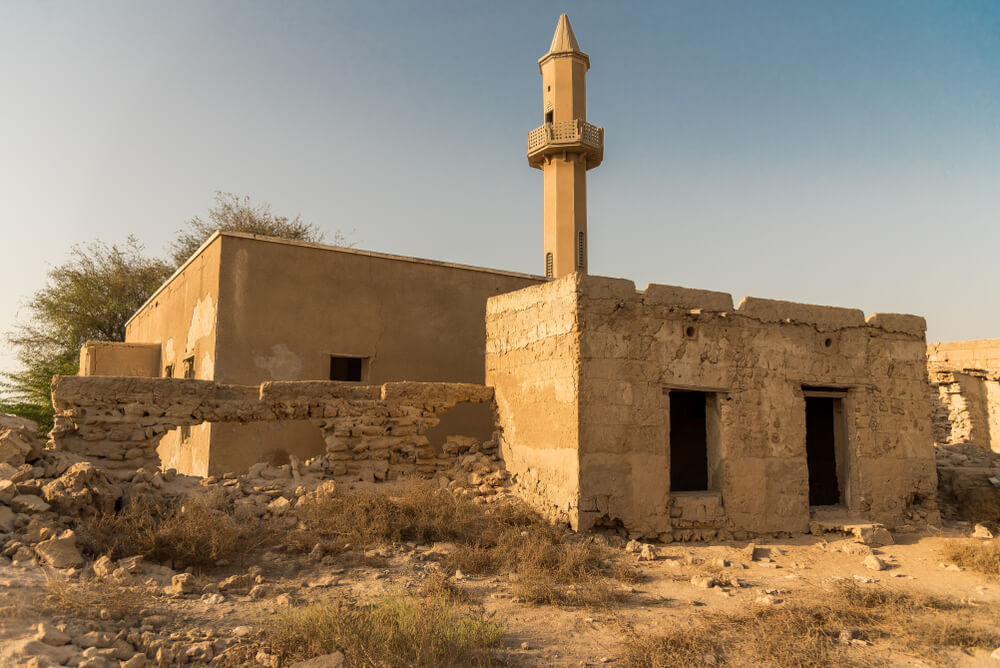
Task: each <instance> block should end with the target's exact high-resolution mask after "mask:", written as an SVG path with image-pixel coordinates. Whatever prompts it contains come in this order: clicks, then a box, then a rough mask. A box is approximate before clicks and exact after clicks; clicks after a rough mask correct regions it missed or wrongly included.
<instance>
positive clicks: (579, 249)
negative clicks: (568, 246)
mask: <svg viewBox="0 0 1000 668" xmlns="http://www.w3.org/2000/svg"><path fill="white" fill-rule="evenodd" d="M584 259H586V255H585V254H584V252H583V232H580V233H579V234H578V235H577V239H576V266H578V267H583V261H584Z"/></svg>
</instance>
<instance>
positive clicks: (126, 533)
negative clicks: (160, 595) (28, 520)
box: [77, 494, 270, 568]
mask: <svg viewBox="0 0 1000 668" xmlns="http://www.w3.org/2000/svg"><path fill="white" fill-rule="evenodd" d="M262 529H263V527H262V523H261V521H259V520H257V521H250V522H248V521H246V520H237V519H236V517H235V516H234V514H233V510H232V508H230V507H228V506H227V504H226V502H225V501H224V500H223V499H222V498H220V497H212V496H209V495H203V494H200V495H196V496H190V497H187V498H185V499H184V500H183V501H182V502H179V503H170V502H168V501H166V500H162V499H159V500H155V501H154V500H150V499H146V498H139V499H135V500H132V501H131V502H129V503H127V504H126V505H125V507H124V508H122V509H121V510H119V511H117V512H113V513H104V514H100V515H97V516H95V517H92V518H90V519H87V520H84V521H83V522H81V524H80V526H79V528H78V529H77V539H78V542H79V544H80V547H81V548H82V549H83V550H84V551H85V552H88V553H89V554H91V555H93V556H99V555H102V554H106V555H108V556H110V557H111V558H112V559H118V558H121V557H126V556H131V555H134V554H141V555H143V556H144V557H145V558H147V559H149V560H151V561H156V562H160V563H167V564H170V565H171V566H172V567H175V568H186V567H188V566H194V567H202V566H211V565H214V564H215V562H216V561H218V560H220V559H225V558H228V557H231V556H234V555H242V554H243V553H244V552H246V551H247V550H248V549H251V548H253V547H255V546H257V545H258V544H260V543H261V540H262V537H266V536H268V535H270V532H268V531H265V530H262Z"/></svg>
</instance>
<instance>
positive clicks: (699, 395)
mask: <svg viewBox="0 0 1000 668" xmlns="http://www.w3.org/2000/svg"><path fill="white" fill-rule="evenodd" d="M707 405H708V393H706V392H693V391H686V390H671V391H670V491H671V492H698V491H707V490H708V420H707V415H706V407H707Z"/></svg>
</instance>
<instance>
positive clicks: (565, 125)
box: [528, 14, 604, 278]
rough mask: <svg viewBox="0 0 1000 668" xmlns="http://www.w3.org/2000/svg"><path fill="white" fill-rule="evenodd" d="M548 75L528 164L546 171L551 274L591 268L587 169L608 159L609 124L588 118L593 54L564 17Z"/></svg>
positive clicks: (543, 64) (546, 66)
mask: <svg viewBox="0 0 1000 668" xmlns="http://www.w3.org/2000/svg"><path fill="white" fill-rule="evenodd" d="M538 69H539V70H540V71H541V73H542V114H543V124H542V126H541V127H539V128H535V129H534V130H532V131H531V133H530V134H529V135H528V164H529V165H531V166H532V167H536V168H538V169H540V170H542V171H543V172H544V174H545V276H546V277H548V278H558V277H560V276H565V275H566V274H572V273H573V272H575V271H579V272H581V273H586V271H587V170H588V169H592V168H594V167H597V166H598V165H599V164H601V160H603V159H604V128H598V127H595V126H593V125H591V124H590V123H588V122H587V90H586V82H585V79H586V76H587V70H589V69H590V57H588V56H587V54H585V53H583V52H582V51H580V45H579V44H577V42H576V35H574V34H573V28H572V26H570V24H569V17H567V16H566V15H565V14H563V15H562V16H560V17H559V24H558V25H556V34H555V36H553V38H552V46H550V47H549V52H548V53H546V54H545V55H544V56H542V57H541V58H540V59H539V60H538Z"/></svg>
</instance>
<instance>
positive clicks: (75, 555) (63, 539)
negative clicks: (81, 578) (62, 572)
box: [35, 529, 83, 568]
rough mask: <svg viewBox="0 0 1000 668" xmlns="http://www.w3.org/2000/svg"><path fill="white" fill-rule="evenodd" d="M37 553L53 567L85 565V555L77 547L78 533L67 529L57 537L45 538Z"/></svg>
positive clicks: (37, 548)
mask: <svg viewBox="0 0 1000 668" xmlns="http://www.w3.org/2000/svg"><path fill="white" fill-rule="evenodd" d="M35 553H36V554H37V555H38V556H39V557H41V558H42V559H43V560H44V561H45V563H47V564H48V565H49V566H52V567H53V568H76V567H77V566H82V565H83V555H82V554H80V550H78V549H77V547H76V534H75V533H74V532H73V530H72V529H66V530H65V531H63V532H62V533H61V534H59V536H58V537H56V538H50V539H48V540H43V541H42V542H41V543H39V544H38V545H36V546H35Z"/></svg>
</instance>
